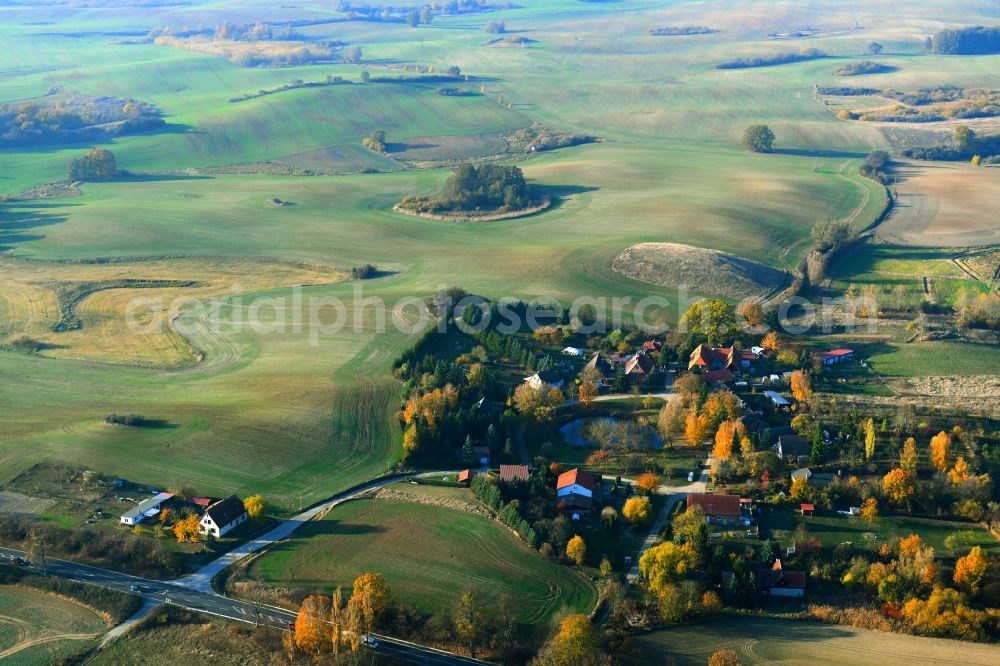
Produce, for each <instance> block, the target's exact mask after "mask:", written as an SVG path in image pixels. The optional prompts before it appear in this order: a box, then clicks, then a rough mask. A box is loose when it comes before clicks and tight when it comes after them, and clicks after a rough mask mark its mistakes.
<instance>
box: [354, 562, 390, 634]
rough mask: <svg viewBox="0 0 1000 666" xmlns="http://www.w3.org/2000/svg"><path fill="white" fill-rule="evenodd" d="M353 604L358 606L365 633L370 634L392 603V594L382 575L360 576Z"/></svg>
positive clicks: (355, 585)
mask: <svg viewBox="0 0 1000 666" xmlns="http://www.w3.org/2000/svg"><path fill="white" fill-rule="evenodd" d="M351 603H355V604H357V607H358V610H359V611H360V613H361V619H362V621H363V622H364V627H365V633H366V634H370V633H371V631H372V628H373V627H374V626H375V621H376V620H377V619H378V618H379V616H380V615H382V613H384V612H385V611H386V609H387V608H389V604H390V603H392V594H391V593H390V591H389V586H388V585H387V584H386V582H385V579H384V578H383V577H382V574H380V573H370V572H366V573H363V574H361V575H360V576H358V577H357V578H356V579H355V580H354V593H353V594H352V595H351Z"/></svg>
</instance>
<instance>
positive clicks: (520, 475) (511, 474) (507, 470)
mask: <svg viewBox="0 0 1000 666" xmlns="http://www.w3.org/2000/svg"><path fill="white" fill-rule="evenodd" d="M500 480H501V481H503V482H504V483H511V482H513V481H527V480H528V466H527V465H500Z"/></svg>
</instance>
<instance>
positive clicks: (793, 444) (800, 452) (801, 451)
mask: <svg viewBox="0 0 1000 666" xmlns="http://www.w3.org/2000/svg"><path fill="white" fill-rule="evenodd" d="M778 446H779V447H780V448H781V455H783V456H807V455H809V451H810V450H812V446H810V444H809V440H808V439H806V438H805V437H803V436H801V435H782V436H781V437H779V438H778Z"/></svg>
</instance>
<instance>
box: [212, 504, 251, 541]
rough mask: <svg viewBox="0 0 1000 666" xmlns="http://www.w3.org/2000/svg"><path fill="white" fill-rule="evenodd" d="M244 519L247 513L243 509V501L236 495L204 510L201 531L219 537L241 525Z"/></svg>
mask: <svg viewBox="0 0 1000 666" xmlns="http://www.w3.org/2000/svg"><path fill="white" fill-rule="evenodd" d="M246 519H247V511H246V509H245V508H243V500H241V499H240V498H239V497H237V496H236V495H230V496H229V497H227V498H226V499H224V500H220V501H218V502H216V503H215V504H213V505H212V506H210V507H208V509H206V510H205V515H204V516H202V517H201V531H202V532H204V533H205V534H211V535H212V536H216V537H221V536H224V535H225V534H226V533H227V532H229V531H230V530H232V529H233V528H235V527H237V526H238V525H242V524H243V523H244V522H246Z"/></svg>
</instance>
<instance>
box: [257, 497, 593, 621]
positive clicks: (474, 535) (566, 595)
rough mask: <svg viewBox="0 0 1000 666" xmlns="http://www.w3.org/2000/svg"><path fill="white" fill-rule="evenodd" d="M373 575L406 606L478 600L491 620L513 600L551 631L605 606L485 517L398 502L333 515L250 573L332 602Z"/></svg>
mask: <svg viewBox="0 0 1000 666" xmlns="http://www.w3.org/2000/svg"><path fill="white" fill-rule="evenodd" d="M365 571H378V572H381V573H382V574H383V575H384V576H385V578H386V582H387V583H388V584H389V587H390V589H391V590H392V594H393V597H394V599H395V600H396V601H397V602H402V603H406V604H410V605H412V606H414V607H416V608H417V609H418V610H420V611H421V612H424V613H430V614H439V613H441V612H446V611H449V610H450V609H451V608H452V607H453V606H454V605H455V603H456V601H457V600H458V598H459V597H460V596H461V594H462V593H463V592H464V591H466V590H471V591H472V592H474V593H475V594H476V596H477V597H478V598H479V600H480V601H481V602H482V603H483V608H484V609H485V612H486V613H487V615H492V613H493V612H494V611H492V610H490V609H495V608H496V606H497V604H499V603H501V601H503V600H504V599H505V598H506V599H509V600H510V601H511V602H514V600H516V602H514V605H513V611H514V613H515V616H516V620H517V622H518V623H519V624H521V625H523V626H528V625H531V626H534V627H542V628H544V627H547V626H548V624H549V622H550V621H551V620H552V618H553V617H554V616H555V615H556V613H558V612H560V611H563V610H568V611H571V612H588V611H589V610H590V609H591V608H593V605H594V603H595V602H596V600H597V593H596V590H595V589H594V587H593V585H592V584H591V583H590V582H589V581H588V580H587V579H585V578H584V577H582V576H580V575H577V574H576V573H574V572H573V571H570V570H569V569H566V568H565V567H562V566H560V565H558V564H556V563H553V562H550V561H548V560H546V559H544V558H543V557H541V556H540V555H539V554H538V553H537V552H534V551H533V550H532V549H530V548H527V547H526V546H524V545H523V544H521V543H520V542H519V541H517V539H516V538H515V537H514V536H513V535H512V534H511V533H510V532H509V531H508V530H507V529H506V528H505V527H503V526H502V525H501V524H500V523H498V522H495V521H493V520H490V519H487V518H484V517H482V516H480V515H477V514H472V513H466V512H463V511H455V510H452V509H448V508H443V507H439V506H433V505H427V504H411V503H409V502H400V501H395V500H381V499H380V500H357V501H353V502H349V503H347V504H342V505H340V506H338V507H336V508H334V509H333V510H332V511H331V512H330V513H328V514H327V515H326V516H325V517H324V518H323V519H321V520H317V521H314V522H311V523H308V524H307V525H305V526H304V527H303V528H302V529H301V530H299V531H298V532H296V534H295V536H294V537H293V538H292V539H290V540H288V541H286V542H283V543H281V544H278V545H277V546H276V547H274V548H272V549H271V550H269V551H268V552H267V553H266V554H265V555H264V556H263V557H262V558H260V559H258V560H257V561H256V562H255V563H254V564H253V565H252V566H251V568H250V571H249V572H248V573H249V574H250V575H256V574H260V576H261V578H262V579H263V580H264V581H265V582H268V583H272V584H275V585H278V586H281V587H292V588H304V589H306V590H309V591H315V592H325V593H331V592H332V591H333V590H334V588H336V587H338V586H340V587H342V588H344V589H348V590H349V589H350V586H351V583H352V582H353V580H354V579H355V578H356V577H357V576H359V575H360V574H362V573H364V572H365Z"/></svg>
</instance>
